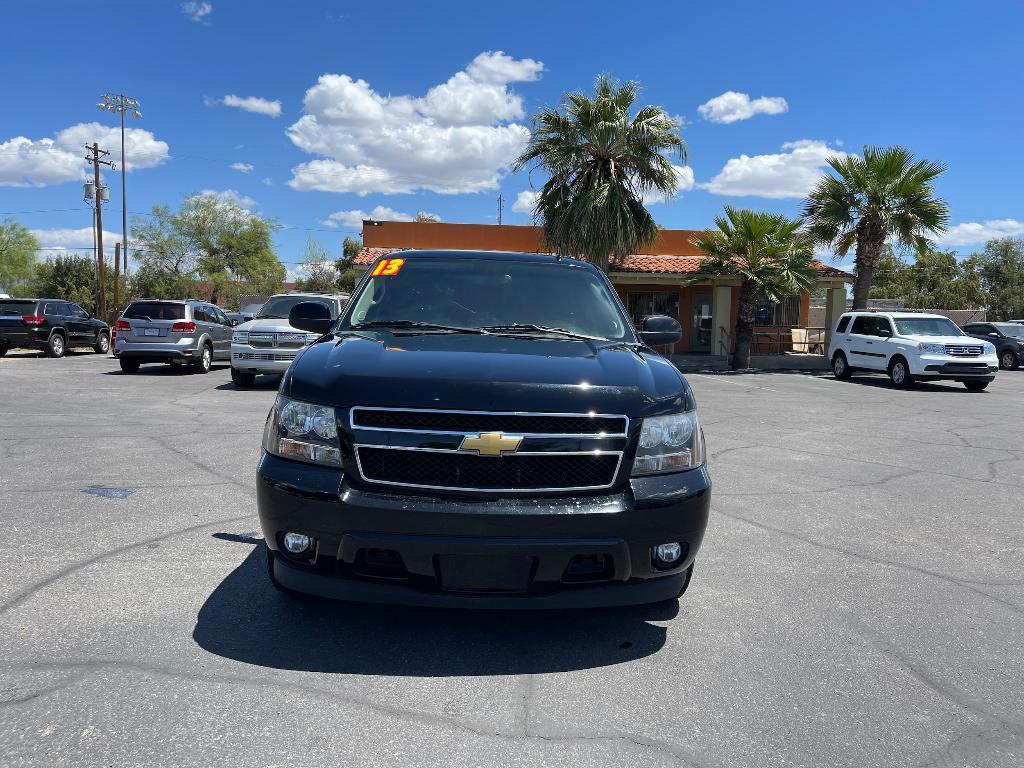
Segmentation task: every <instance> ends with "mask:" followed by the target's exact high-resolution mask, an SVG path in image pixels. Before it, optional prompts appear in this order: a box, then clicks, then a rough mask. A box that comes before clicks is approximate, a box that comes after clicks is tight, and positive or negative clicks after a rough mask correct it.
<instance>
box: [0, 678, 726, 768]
mask: <svg viewBox="0 0 1024 768" xmlns="http://www.w3.org/2000/svg"><path fill="white" fill-rule="evenodd" d="M0 668H3V669H7V670H14V671H17V670H20V669H29V668H30V669H33V670H39V669H54V670H72V671H74V672H77V673H78V674H77V675H76V676H75V677H74V678H71V679H69V680H65V681H64V683H63V684H62V685H57V686H50V687H48V688H46V689H42V690H40V691H38V692H36V693H35V694H33V695H30V696H27V697H24V698H23V699H19V700H7V701H0V709H2V708H6V707H16V706H19V705H22V704H25V703H30V702H33V701H36V700H38V699H40V698H42V697H44V696H46V695H49V694H50V693H54V692H56V691H59V690H63V689H65V688H68V687H70V686H72V685H74V684H75V683H77V682H81V681H84V680H85V679H86V677H87V675H88V674H89V673H90V672H93V671H99V670H109V669H120V670H128V671H132V672H136V673H139V674H144V675H160V676H163V677H169V678H174V679H179V680H186V681H198V682H214V683H222V684H226V685H241V686H254V687H259V688H273V689H279V690H284V691H289V692H292V693H298V694H302V695H305V696H312V697H316V698H321V699H327V700H329V701H331V702H333V703H338V702H341V703H342V704H347V705H350V706H354V707H361V708H363V709H369V710H371V711H374V712H377V713H379V714H382V715H385V716H388V717H393V718H395V719H398V720H402V721H404V722H412V723H419V724H421V725H426V726H430V727H437V728H442V729H445V730H449V731H458V732H463V733H469V734H471V735H474V736H479V737H483V738H494V739H501V740H505V741H512V742H514V741H520V740H533V739H536V740H541V741H547V742H588V741H613V742H621V743H625V744H629V745H632V746H635V747H640V748H643V749H645V750H653V751H656V752H659V753H661V754H664V755H665V756H667V757H669V758H671V759H672V760H673V761H674V762H677V763H678V762H680V761H681V762H683V763H685V764H687V765H694V766H698V768H705V767H706V766H711V765H713V764H712V763H711V762H709V761H708V760H707V759H706V758H703V757H697V756H694V755H693V754H691V753H690V751H689V750H685V749H683V748H682V747H678V746H675V745H672V744H669V743H667V742H662V741H660V740H658V739H654V738H651V737H648V736H644V735H642V734H635V733H632V732H628V731H616V732H613V733H607V734H606V733H582V734H581V733H571V732H568V731H557V732H545V731H542V730H536V729H532V728H531V729H529V732H527V731H522V732H519V733H503V732H501V731H499V730H497V729H493V728H484V727H480V726H477V725H475V724H473V723H469V722H465V721H463V720H459V719H457V718H453V717H450V716H446V715H443V714H437V713H434V712H427V711H424V710H419V709H412V708H409V707H402V706H396V705H392V704H385V703H382V702H380V701H376V700H372V699H370V698H368V697H366V696H361V695H358V694H353V693H348V692H346V693H339V692H333V691H328V690H325V689H323V688H321V687H319V686H315V685H307V684H304V683H298V682H293V681H286V680H278V679H268V678H265V677H246V676H242V675H225V674H214V673H195V672H185V671H183V670H176V669H170V668H167V667H164V666H160V665H157V664H148V663H143V662H136V661H129V660H126V659H88V660H73V659H71V660H65V661H61V662H47V663H43V664H4V665H0ZM517 730H520V729H517Z"/></svg>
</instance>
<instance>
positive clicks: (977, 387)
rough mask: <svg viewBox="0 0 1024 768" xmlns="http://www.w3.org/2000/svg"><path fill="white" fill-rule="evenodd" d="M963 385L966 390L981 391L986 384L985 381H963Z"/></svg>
mask: <svg viewBox="0 0 1024 768" xmlns="http://www.w3.org/2000/svg"><path fill="white" fill-rule="evenodd" d="M964 386H965V387H967V391H968V392H981V391H982V390H984V389H985V387H987V386H988V382H987V381H965V382H964Z"/></svg>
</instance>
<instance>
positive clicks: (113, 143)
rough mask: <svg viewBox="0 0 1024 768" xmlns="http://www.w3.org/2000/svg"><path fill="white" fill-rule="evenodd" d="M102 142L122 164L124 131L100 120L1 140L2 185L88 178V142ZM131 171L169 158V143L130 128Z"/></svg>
mask: <svg viewBox="0 0 1024 768" xmlns="http://www.w3.org/2000/svg"><path fill="white" fill-rule="evenodd" d="M93 142H98V143H99V145H100V149H107V150H109V151H110V155H109V156H108V157H107V159H108V160H113V161H114V162H115V163H117V164H118V165H120V163H121V132H120V129H118V128H113V127H111V126H106V125H101V124H99V123H78V124H77V125H72V126H71V127H69V128H65V129H64V130H63V131H60V132H59V133H58V134H57V135H56V137H55V138H53V139H37V140H32V139H28V138H25V137H24V136H15V137H14V138H13V139H9V140H8V141H5V142H0V187H45V186H47V185H50V184H63V183H64V182H68V181H75V180H82V179H84V178H85V177H86V163H85V145H86V144H87V143H88V144H92V143H93ZM124 143H125V154H126V156H127V158H128V163H127V166H126V167H127V169H128V170H129V171H133V170H138V169H140V168H152V167H153V166H155V165H160V163H162V162H163V161H164V160H166V159H167V158H168V154H167V152H168V146H167V142H164V141H158V140H157V139H156V138H155V137H154V136H153V134H152V133H150V132H149V131H146V130H143V129H141V128H126V129H125V132H124Z"/></svg>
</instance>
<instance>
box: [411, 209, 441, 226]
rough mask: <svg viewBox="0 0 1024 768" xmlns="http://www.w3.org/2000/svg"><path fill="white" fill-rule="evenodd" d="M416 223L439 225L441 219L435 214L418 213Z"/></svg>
mask: <svg viewBox="0 0 1024 768" xmlns="http://www.w3.org/2000/svg"><path fill="white" fill-rule="evenodd" d="M416 221H418V222H420V223H421V224H438V223H440V221H441V217H440V216H438V215H437V214H435V213H427V212H426V211H416Z"/></svg>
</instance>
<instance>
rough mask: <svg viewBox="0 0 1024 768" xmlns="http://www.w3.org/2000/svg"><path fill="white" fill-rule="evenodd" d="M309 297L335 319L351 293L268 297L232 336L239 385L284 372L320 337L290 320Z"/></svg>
mask: <svg viewBox="0 0 1024 768" xmlns="http://www.w3.org/2000/svg"><path fill="white" fill-rule="evenodd" d="M306 301H315V302H319V303H321V304H323V305H324V306H325V307H327V309H328V311H329V312H330V313H331V318H332V319H334V318H337V317H338V315H339V314H341V311H342V310H343V309H344V308H345V304H347V303H348V294H347V293H312V292H301V291H296V292H293V293H283V294H279V295H277V296H271V297H270V298H269V299H267V303H266V304H264V305H263V306H262V307H260V311H259V312H258V313H257V314H256V317H254V318H253V319H252V320H250V321H249V322H247V323H242V324H241V325H239V326H237V327H236V328H235V332H234V335H233V337H232V339H231V381H233V382H234V383H235V386H236V387H239V388H245V387H251V386H252V385H253V383H254V382H255V381H256V376H257V374H260V373H270V374H280V373H284V372H285V371H287V370H288V366H289V365H291V364H292V360H294V359H295V357H296V355H298V354H299V352H301V351H302V350H303V349H304V348H305V347H306V346H307V345H308V344H310V343H312V342H314V341H316V340H317V339H318V338H319V336H318V335H317V334H315V333H307V332H306V331H302V330H299V329H298V328H293V327H292V326H291V325H290V324H289V323H288V313H289V312H290V311H291V309H292V307H294V306H295V305H296V304H301V303H302V302H306Z"/></svg>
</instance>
